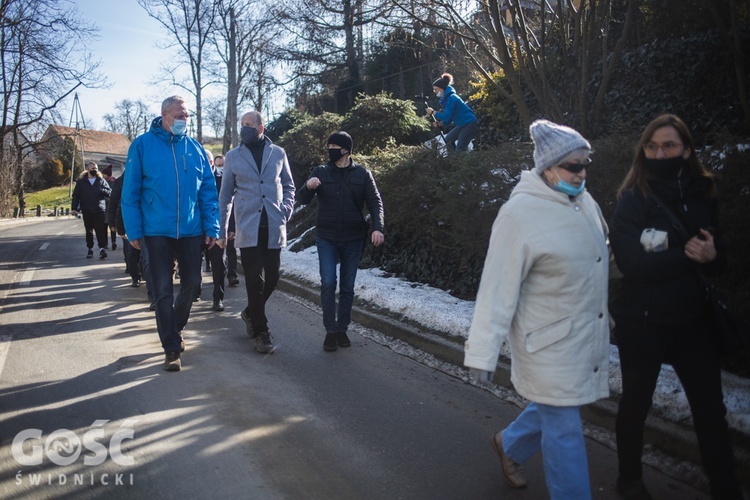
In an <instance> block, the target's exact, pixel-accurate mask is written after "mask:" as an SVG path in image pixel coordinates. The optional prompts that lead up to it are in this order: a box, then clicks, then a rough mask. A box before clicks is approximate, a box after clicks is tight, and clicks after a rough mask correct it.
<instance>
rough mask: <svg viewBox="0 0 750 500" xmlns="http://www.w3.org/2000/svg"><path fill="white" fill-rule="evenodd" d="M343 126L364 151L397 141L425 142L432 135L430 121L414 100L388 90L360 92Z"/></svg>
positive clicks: (369, 152)
mask: <svg viewBox="0 0 750 500" xmlns="http://www.w3.org/2000/svg"><path fill="white" fill-rule="evenodd" d="M341 126H342V129H343V130H346V131H347V132H348V133H349V134H350V135H351V136H352V138H353V139H354V150H355V152H357V153H358V154H364V155H369V154H373V153H375V152H377V151H379V150H382V149H385V148H386V147H388V146H392V145H395V144H400V145H401V144H405V145H417V144H421V143H422V142H424V141H426V140H427V139H429V138H430V137H431V135H432V134H431V132H430V124H429V122H428V121H427V120H426V119H425V118H424V117H420V116H417V113H416V110H415V108H414V104H413V103H412V102H411V101H403V100H400V99H393V98H392V97H390V96H388V95H387V94H384V93H381V94H378V95H374V96H363V95H360V96H359V97H358V98H357V101H356V103H355V105H354V107H353V108H352V109H351V111H350V112H349V113H348V114H347V115H346V118H344V121H343V123H342V125H341Z"/></svg>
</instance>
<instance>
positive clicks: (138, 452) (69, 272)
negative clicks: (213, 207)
mask: <svg viewBox="0 0 750 500" xmlns="http://www.w3.org/2000/svg"><path fill="white" fill-rule="evenodd" d="M118 241H119V240H118ZM85 253H86V249H85V246H84V243H83V227H82V223H81V221H79V220H76V219H72V218H61V219H59V220H44V221H40V222H25V221H24V222H11V223H2V222H0V497H2V498H7V499H20V498H29V499H38V498H76V499H78V498H102V497H107V498H146V497H152V498H211V497H222V498H257V499H276V498H289V499H296V498H313V499H315V498H321V499H323V498H326V499H331V498H333V499H386V498H387V499H392V498H403V499H442V498H445V499H454V498H455V499H464V498H472V499H484V498H512V499H537V498H547V497H548V494H547V490H546V486H545V483H544V476H543V471H542V465H541V460H540V458H539V457H535V458H534V459H532V460H531V461H530V462H529V463H528V464H527V465H526V471H527V476H528V479H529V487H528V488H527V489H525V490H521V491H517V490H513V489H511V488H510V487H509V486H507V485H506V483H505V482H504V480H503V478H502V475H501V473H500V469H499V461H498V460H497V457H496V456H495V455H494V452H493V451H492V449H491V448H490V446H489V437H490V435H491V434H492V433H494V432H496V431H498V430H500V429H502V428H503V427H504V426H505V425H507V423H509V422H510V421H511V420H512V419H513V418H515V416H516V415H517V414H518V413H519V412H520V411H521V409H520V407H519V404H518V401H517V399H516V398H514V397H513V394H512V393H511V392H510V391H504V390H502V389H501V388H494V389H492V390H486V389H483V388H479V387H476V386H473V385H470V384H468V383H466V382H465V380H464V377H465V373H464V371H463V370H462V369H460V368H459V367H456V366H455V365H451V364H450V363H446V362H441V361H439V360H436V359H435V358H434V357H432V356H428V355H427V354H425V355H420V354H419V352H420V351H418V350H415V349H413V348H409V347H408V346H407V347H404V346H403V345H402V344H401V343H400V342H398V341H396V340H394V339H393V335H392V332H393V331H395V328H396V327H395V326H394V323H397V322H394V321H393V320H389V319H388V318H384V317H380V318H378V317H377V315H375V314H372V313H368V312H367V311H364V310H358V312H357V316H356V317H357V318H360V319H361V320H362V323H360V324H357V325H353V328H352V330H351V335H350V337H351V339H352V344H353V345H352V347H350V348H347V349H339V350H338V351H337V352H334V353H328V352H324V351H323V349H322V342H323V329H322V320H321V316H320V311H319V308H318V307H317V305H316V304H315V303H314V302H311V301H309V300H306V299H305V298H304V295H305V293H302V289H301V288H298V287H299V285H294V284H293V283H291V282H288V281H287V282H285V284H284V285H283V287H284V288H286V289H287V290H292V289H295V287H297V288H296V290H297V292H299V293H295V294H289V293H286V292H284V291H281V290H280V291H278V292H277V293H275V294H274V295H273V296H272V298H271V300H270V301H269V304H268V311H269V317H270V324H271V329H272V333H273V334H274V342H275V344H276V346H277V349H276V352H275V353H273V354H270V355H261V354H259V353H257V352H255V351H254V349H253V343H252V341H251V340H250V339H249V338H248V337H247V336H246V335H245V333H244V324H243V322H242V321H241V319H240V318H239V313H240V311H241V309H242V308H243V307H244V305H245V292H244V288H242V286H240V287H236V288H229V289H228V290H227V296H226V299H225V305H226V311H224V312H223V313H217V312H214V311H213V310H212V309H211V301H210V300H203V301H201V302H197V303H195V304H194V307H193V312H192V314H191V320H190V323H189V325H188V327H187V329H186V342H187V350H186V352H185V353H184V355H183V358H182V359H183V370H182V371H181V372H179V373H167V372H164V371H163V370H162V368H161V362H162V360H163V354H162V352H161V347H160V345H159V341H158V336H157V334H156V331H155V323H154V318H153V313H152V312H150V311H149V310H148V307H147V306H148V302H147V299H146V290H145V288H144V287H141V288H131V287H130V286H129V285H130V279H129V277H128V276H127V275H125V274H124V273H123V271H124V264H123V262H122V254H121V253H120V249H119V248H118V250H117V251H115V252H110V257H109V258H108V259H105V260H99V259H85V258H84V256H85ZM210 279H211V278H210V276H209V274H207V273H205V274H204V287H203V294H202V295H203V297H204V298H208V299H210V295H211V287H210V283H209V282H210ZM302 288H304V287H302ZM307 293H310V292H309V290H308V292H307ZM401 330H402V334H403V332H408V331H410V328H407V327H406V326H404V325H401ZM402 334H398V335H402ZM414 334H415V335H416V337H420V338H421V337H423V338H425V339H426V338H428V335H427V334H425V333H424V332H419V331H414ZM398 335H396V336H398ZM411 340H414V339H411ZM430 342H432V345H436V346H440V345H443V344H444V342H445V341H444V339H432V340H430ZM425 345H426V344H425ZM444 347H445V346H444ZM445 348H446V349H447V348H448V347H445ZM431 349H432V348H426V349H425V350H427V351H429V350H431ZM434 350H435V352H438V351H439V349H438V348H435V349H434ZM438 354H439V352H438ZM35 430H36V431H35ZM35 432H36V434H35ZM586 433H587V436H588V438H587V451H588V455H589V466H590V470H591V483H592V492H593V496H594V498H597V499H610V498H617V496H616V494H615V493H614V491H613V488H614V482H615V479H616V471H617V457H616V453H615V452H614V450H613V445H612V437H611V435H610V434H609V433H608V432H607V431H606V429H601V428H599V427H597V426H596V425H587V427H586ZM24 437H25V439H24ZM14 442H15V445H14ZM649 456H650V457H652V459H653V457H656V458H655V459H653V460H652V462H654V463H653V464H652V465H649V466H646V467H645V471H644V478H645V481H646V483H647V485H648V487H649V489H650V490H651V492H652V494H653V495H654V497H655V498H665V499H667V498H669V499H672V498H680V499H702V498H707V497H706V495H705V493H704V492H703V491H702V490H704V488H705V482H704V481H703V479H702V476H701V474H700V472H699V470H698V469H697V468H696V467H694V466H692V465H690V464H688V463H685V462H681V461H679V460H673V459H671V458H669V457H667V456H662V455H658V454H650V455H649Z"/></svg>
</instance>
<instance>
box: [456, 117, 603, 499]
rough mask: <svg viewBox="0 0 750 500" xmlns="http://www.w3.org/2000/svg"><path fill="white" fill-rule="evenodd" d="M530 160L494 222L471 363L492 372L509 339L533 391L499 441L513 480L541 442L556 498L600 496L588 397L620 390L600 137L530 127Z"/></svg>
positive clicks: (526, 387)
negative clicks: (612, 382)
mask: <svg viewBox="0 0 750 500" xmlns="http://www.w3.org/2000/svg"><path fill="white" fill-rule="evenodd" d="M529 130H530V133H531V138H532V140H533V141H534V165H535V166H534V170H531V171H526V172H523V173H522V175H521V180H520V181H519V183H518V185H517V186H516V187H515V188H514V189H513V192H512V193H511V196H510V199H509V200H508V202H507V203H505V204H504V205H503V207H502V208H501V209H500V212H499V213H498V215H497V218H496V219H495V222H494V224H493V227H492V236H491V238H490V245H489V249H488V252H487V257H486V260H485V263H484V270H483V272H482V280H481V282H480V286H479V292H478V295H477V300H476V307H475V311H474V318H473V321H472V325H471V330H470V332H469V338H468V341H467V342H466V347H465V350H466V354H465V360H464V364H465V365H466V366H467V367H469V368H470V370H471V372H472V374H473V376H474V377H475V378H477V379H479V380H480V381H487V380H491V379H492V374H493V372H494V371H495V367H496V364H497V357H498V355H499V352H500V347H501V345H502V343H503V341H504V340H505V339H506V338H508V341H509V343H510V350H511V380H512V382H513V385H514V386H515V388H516V390H517V391H518V393H519V394H520V395H521V396H523V397H524V398H526V399H528V400H530V401H531V404H529V405H528V406H527V407H526V409H525V410H524V411H523V412H522V413H521V415H519V416H518V418H517V419H516V420H515V421H514V422H512V423H511V424H510V425H509V426H508V427H507V428H506V429H505V430H503V431H500V432H498V433H496V434H493V435H492V437H491V444H492V446H493V448H494V449H495V451H496V452H497V453H498V455H499V456H500V459H501V465H502V470H503V474H504V475H505V477H506V479H507V480H508V482H509V483H510V484H511V486H513V487H516V488H523V487H525V486H526V480H525V478H524V475H523V470H522V468H521V465H520V464H523V463H524V462H526V461H527V460H529V459H530V458H531V457H532V456H533V455H535V454H536V453H538V452H539V451H541V452H542V455H543V461H544V471H545V478H546V482H547V487H548V489H549V493H550V496H551V498H552V499H553V500H554V499H562V498H565V499H572V498H575V499H586V498H590V497H591V491H590V490H591V488H590V483H589V476H588V462H587V459H586V448H585V444H584V439H583V431H582V428H581V419H580V412H579V408H580V406H581V405H584V404H588V403H592V402H594V401H596V400H598V399H601V398H605V397H607V396H608V395H609V315H608V312H607V283H608V276H609V250H608V247H607V225H606V223H605V221H604V219H603V217H602V214H601V210H600V209H599V206H598V205H597V203H596V202H595V201H594V199H593V198H592V197H591V195H589V194H588V192H586V190H585V178H586V167H587V166H588V163H589V161H590V159H589V154H590V152H591V146H590V145H589V143H588V141H586V139H584V138H583V137H582V136H581V135H580V134H579V133H578V132H576V131H575V130H573V129H572V128H569V127H565V126H562V125H558V124H555V123H552V122H549V121H546V120H538V121H536V122H534V123H532V125H531V127H530V129H529Z"/></svg>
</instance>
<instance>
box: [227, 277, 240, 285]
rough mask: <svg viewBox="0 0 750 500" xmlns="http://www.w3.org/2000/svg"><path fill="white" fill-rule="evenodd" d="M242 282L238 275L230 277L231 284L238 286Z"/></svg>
mask: <svg viewBox="0 0 750 500" xmlns="http://www.w3.org/2000/svg"><path fill="white" fill-rule="evenodd" d="M239 284H240V280H239V279H237V276H235V277H234V278H229V286H237V285H239Z"/></svg>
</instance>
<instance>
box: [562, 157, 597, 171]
mask: <svg viewBox="0 0 750 500" xmlns="http://www.w3.org/2000/svg"><path fill="white" fill-rule="evenodd" d="M589 165H591V158H588V159H586V160H585V161H583V162H582V163H566V164H563V165H558V167H560V168H562V169H564V170H567V171H568V172H570V173H571V174H578V173H580V172H581V171H582V170H583V169H584V168H588V166H589Z"/></svg>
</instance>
